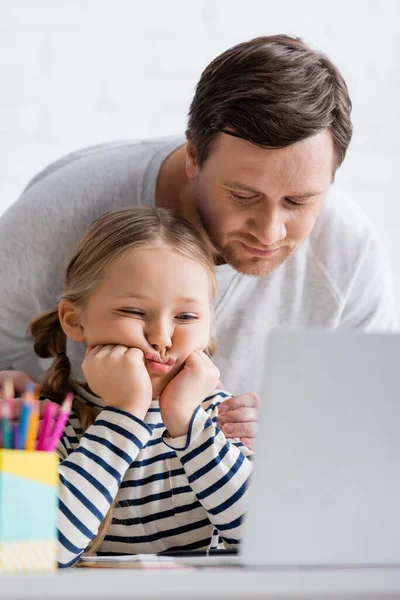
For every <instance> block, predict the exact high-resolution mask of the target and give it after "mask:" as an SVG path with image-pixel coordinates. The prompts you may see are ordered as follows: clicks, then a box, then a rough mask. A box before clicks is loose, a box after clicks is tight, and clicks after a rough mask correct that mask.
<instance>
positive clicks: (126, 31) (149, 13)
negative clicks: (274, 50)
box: [0, 0, 400, 298]
mask: <svg viewBox="0 0 400 600" xmlns="http://www.w3.org/2000/svg"><path fill="white" fill-rule="evenodd" d="M399 23H400V1H399V0H383V1H382V0H380V1H378V0H369V1H367V0H335V2H328V1H327V0H325V1H323V0H322V1H321V0H274V1H272V0H246V1H245V2H243V0H147V1H144V0H35V1H34V2H33V1H32V0H0V85H1V88H0V89H1V93H0V164H1V169H0V213H1V212H3V211H4V210H5V209H6V208H7V206H9V204H11V203H12V202H13V201H14V200H15V199H16V198H17V197H18V195H19V193H20V192H21V190H22V188H23V187H24V186H25V184H26V183H27V181H28V180H29V179H30V178H31V177H32V176H33V175H34V174H35V172H37V171H38V170H39V169H41V168H43V167H44V166H45V165H46V164H47V163H48V162H50V161H52V160H54V159H56V158H57V157H59V156H61V155H62V154H64V153H66V152H69V151H71V150H73V149H76V148H78V147H81V146H85V145H90V144H95V143H99V142H103V141H106V140H113V139H119V138H141V137H154V136H158V135H164V134H170V133H177V132H181V131H183V130H184V127H185V123H186V115H187V110H188V106H189V103H190V100H191V97H192V93H193V89H194V86H195V84H196V82H197V80H198V78H199V76H200V73H201V71H202V69H203V68H204V67H205V66H206V65H207V63H208V62H209V61H210V60H211V59H212V58H213V57H214V56H216V55H217V54H218V53H220V52H222V51H223V50H225V49H226V48H227V47H229V46H231V45H233V44H235V43H237V42H239V41H242V40H245V39H248V38H251V37H255V36H257V35H264V34H271V33H290V34H295V35H300V36H302V37H304V39H305V40H306V41H307V42H309V43H310V44H311V45H313V46H315V47H319V48H321V49H322V50H324V51H325V52H326V53H327V54H328V55H329V56H330V58H331V59H333V61H334V62H335V63H336V64H337V65H338V66H339V68H340V69H341V71H342V73H343V74H344V76H345V78H346V80H347V83H348V85H349V88H350V92H351V96H352V99H353V104H354V110H353V120H354V125H355V135H354V138H353V142H352V145H351V148H350V151H349V153H348V156H347V158H346V162H345V164H344V165H343V167H342V168H341V170H340V171H339V173H338V182H339V183H340V185H341V186H342V187H344V188H345V189H346V190H348V191H349V192H351V193H352V194H353V196H354V197H355V198H356V200H358V201H359V202H360V204H361V205H362V206H363V207H364V208H365V210H366V211H367V212H368V213H369V214H370V216H371V217H372V218H373V219H374V220H375V222H376V224H377V226H378V228H379V230H380V231H381V233H382V234H383V236H384V238H385V240H386V244H387V247H388V250H389V253H390V256H391V259H392V265H393V270H394V274H395V279H396V286H397V290H398V297H399V298H400V265H399V264H398V261H397V255H398V254H399V250H400V239H399V236H398V231H399V226H400V197H399V192H398V190H399V188H400V152H399V149H398V148H399V141H398V140H399V137H400V69H399V66H398V61H399V58H400V34H399Z"/></svg>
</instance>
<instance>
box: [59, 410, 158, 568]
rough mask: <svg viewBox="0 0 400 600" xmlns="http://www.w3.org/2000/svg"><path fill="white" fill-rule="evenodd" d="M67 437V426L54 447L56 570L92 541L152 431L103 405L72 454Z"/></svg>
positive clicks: (77, 555) (72, 560)
mask: <svg viewBox="0 0 400 600" xmlns="http://www.w3.org/2000/svg"><path fill="white" fill-rule="evenodd" d="M71 429H72V432H71ZM71 433H72V434H73V428H72V427H71V425H70V424H68V425H67V427H66V429H65V432H64V436H63V438H62V439H61V440H60V443H59V445H58V448H57V451H58V454H59V456H60V459H61V461H60V464H59V477H60V484H59V511H58V562H59V566H60V567H68V566H70V565H72V564H73V563H74V562H75V561H76V560H77V559H78V558H79V556H80V555H81V554H82V553H83V552H84V551H85V550H86V548H87V547H88V545H89V543H90V542H91V541H92V540H93V539H94V538H95V537H96V535H97V532H98V529H99V527H100V524H101V523H102V521H103V519H104V517H105V516H106V514H107V512H108V510H109V508H110V506H111V504H112V503H113V501H114V499H115V497H116V495H117V493H118V489H119V486H120V484H121V481H122V479H123V477H124V475H125V473H126V471H127V470H128V468H129V466H130V465H131V463H132V462H133V461H134V460H135V458H136V457H137V455H138V454H139V452H140V450H141V449H142V448H143V446H145V445H146V443H147V442H148V440H149V439H150V436H151V433H152V429H151V427H149V426H148V425H147V424H146V423H144V422H143V421H141V420H140V419H137V418H136V417H135V416H133V415H131V414H129V413H127V412H125V411H123V410H119V409H116V408H111V407H106V408H104V409H103V410H102V411H101V413H100V414H99V415H98V417H97V418H96V420H95V422H94V423H93V424H92V425H91V426H90V427H89V428H88V429H87V431H86V432H85V433H84V434H83V435H82V437H81V439H80V442H79V446H78V447H77V448H76V449H75V450H72V451H71V450H68V446H69V447H70V440H71Z"/></svg>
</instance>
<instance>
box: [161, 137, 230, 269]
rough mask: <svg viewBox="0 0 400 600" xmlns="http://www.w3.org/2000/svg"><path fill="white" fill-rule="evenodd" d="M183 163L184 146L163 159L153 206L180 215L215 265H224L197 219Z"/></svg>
mask: <svg viewBox="0 0 400 600" xmlns="http://www.w3.org/2000/svg"><path fill="white" fill-rule="evenodd" d="M185 161H186V153H185V146H180V147H179V148H177V149H176V150H175V151H174V152H172V154H170V155H169V156H168V157H167V158H166V159H165V161H164V162H163V164H162V165H161V169H160V172H159V174H158V179H157V185H156V198H155V205H156V207H157V208H167V209H168V210H173V211H176V212H178V213H179V214H181V215H182V217H184V218H185V219H186V220H187V221H189V222H190V223H191V224H192V225H193V226H194V227H196V229H197V231H198V232H199V233H200V235H201V236H202V238H203V239H204V241H205V242H206V244H207V246H208V247H209V248H210V250H211V252H212V254H213V255H214V257H215V264H216V265H218V264H224V263H225V261H224V260H223V259H221V257H220V256H219V255H218V253H217V252H216V250H215V248H214V247H213V246H212V244H211V242H210V239H209V237H208V235H207V233H206V231H205V229H204V227H203V225H202V223H201V220H200V218H199V214H198V212H197V208H196V196H195V190H194V185H193V183H192V181H190V179H188V177H187V174H186V165H185Z"/></svg>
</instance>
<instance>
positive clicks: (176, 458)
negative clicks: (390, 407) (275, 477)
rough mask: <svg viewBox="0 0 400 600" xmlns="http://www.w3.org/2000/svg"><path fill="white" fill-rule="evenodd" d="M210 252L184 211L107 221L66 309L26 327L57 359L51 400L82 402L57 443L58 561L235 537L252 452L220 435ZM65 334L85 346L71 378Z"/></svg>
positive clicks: (96, 227) (73, 280) (97, 229)
mask: <svg viewBox="0 0 400 600" xmlns="http://www.w3.org/2000/svg"><path fill="white" fill-rule="evenodd" d="M215 288H216V284H215V276H214V265H213V259H212V256H211V254H210V253H209V251H208V249H207V248H206V246H205V244H204V243H203V241H202V239H201V238H200V236H199V234H198V233H197V231H196V230H195V229H194V228H193V227H192V226H191V225H190V224H189V223H188V222H186V221H185V220H184V219H183V218H182V217H180V216H178V215H175V214H173V213H170V212H168V211H166V210H162V209H159V210H157V209H153V208H128V209H122V210H118V211H114V212H110V213H107V214H105V215H103V216H102V217H100V218H99V219H98V220H97V221H96V222H95V223H94V224H93V225H92V226H91V227H90V228H89V230H88V231H87V233H86V234H85V235H84V236H83V238H82V239H81V241H80V242H79V243H78V245H77V246H76V248H75V251H74V253H73V255H72V257H71V259H70V261H69V264H68V267H67V270H66V276H65V285H64V291H63V293H62V295H61V299H60V302H59V306H58V308H57V309H54V310H50V311H48V312H46V313H44V314H42V315H41V316H39V317H37V318H36V319H35V320H34V321H32V322H31V323H30V325H29V328H28V330H29V332H30V334H31V335H32V337H33V340H34V348H35V351H36V353H37V354H38V355H39V356H40V357H44V358H48V357H54V359H55V360H54V361H53V363H52V365H51V367H50V368H49V370H48V371H47V372H46V373H45V375H44V379H43V381H42V384H43V392H44V394H45V395H46V396H47V397H49V398H51V399H54V400H56V401H57V402H59V401H61V400H62V399H63V398H64V396H65V395H66V393H67V392H68V391H71V390H72V391H73V393H74V395H75V400H74V403H73V411H72V413H71V417H70V420H69V422H68V424H67V427H66V429H65V432H64V436H63V438H62V440H61V441H60V443H59V446H58V453H59V456H60V459H61V461H60V466H59V473H60V492H59V548H58V554H59V565H60V566H61V567H67V566H69V565H72V564H73V563H74V562H75V561H76V560H77V559H78V558H79V556H81V554H82V553H84V552H85V553H86V554H88V553H94V552H98V553H99V554H112V553H132V554H134V553H158V552H163V551H165V550H171V549H175V550H178V549H198V548H202V549H208V548H214V547H216V546H217V545H218V544H219V543H220V542H223V543H224V544H225V546H234V545H237V544H238V543H239V541H240V533H241V522H242V517H243V512H244V503H245V495H246V483H247V479H248V477H249V474H250V470H251V466H250V461H249V458H248V456H249V454H250V451H249V450H248V449H247V448H246V447H245V446H244V445H243V444H241V443H240V442H239V441H234V442H233V443H229V442H228V441H227V440H226V438H225V436H224V435H223V433H222V432H221V431H220V430H219V429H218V428H217V426H216V420H217V416H218V406H219V404H220V403H221V402H222V401H223V399H224V398H227V397H228V394H226V393H224V392H222V391H221V390H216V389H215V388H216V385H217V382H218V378H219V372H218V370H217V368H216V367H215V365H214V364H213V363H212V361H211V360H210V358H209V355H210V351H211V345H212V342H211V333H212V304H213V300H214V297H215ZM67 338H69V339H70V340H73V341H75V342H81V343H82V344H84V345H85V347H86V354H85V359H84V361H83V364H82V370H83V373H84V375H85V378H86V383H79V382H78V381H76V380H75V379H74V378H73V374H72V373H71V366H70V362H69V359H68V356H67V355H66V344H67Z"/></svg>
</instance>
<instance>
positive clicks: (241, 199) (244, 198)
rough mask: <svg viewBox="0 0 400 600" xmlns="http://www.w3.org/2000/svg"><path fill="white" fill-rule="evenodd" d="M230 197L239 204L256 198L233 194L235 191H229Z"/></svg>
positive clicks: (247, 202)
mask: <svg viewBox="0 0 400 600" xmlns="http://www.w3.org/2000/svg"><path fill="white" fill-rule="evenodd" d="M230 194H231V197H232V198H233V200H235V201H236V202H239V204H250V203H251V202H253V201H254V200H255V199H256V196H239V194H235V192H230Z"/></svg>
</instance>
